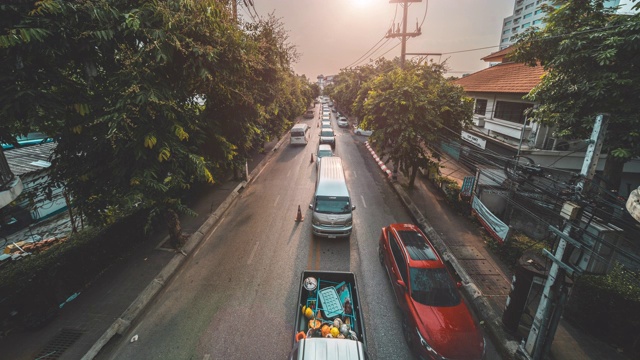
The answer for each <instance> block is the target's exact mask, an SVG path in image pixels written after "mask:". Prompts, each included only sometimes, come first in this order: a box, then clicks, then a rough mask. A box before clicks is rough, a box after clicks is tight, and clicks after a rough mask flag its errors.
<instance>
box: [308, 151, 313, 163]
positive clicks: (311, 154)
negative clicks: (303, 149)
mask: <svg viewBox="0 0 640 360" xmlns="http://www.w3.org/2000/svg"><path fill="white" fill-rule="evenodd" d="M309 162H313V153H311V161H309Z"/></svg>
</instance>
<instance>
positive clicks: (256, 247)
mask: <svg viewBox="0 0 640 360" xmlns="http://www.w3.org/2000/svg"><path fill="white" fill-rule="evenodd" d="M259 244H260V242H259V241H258V242H256V246H254V247H253V250H251V255H249V260H247V265H249V264H251V260H253V255H255V254H256V250H258V245H259Z"/></svg>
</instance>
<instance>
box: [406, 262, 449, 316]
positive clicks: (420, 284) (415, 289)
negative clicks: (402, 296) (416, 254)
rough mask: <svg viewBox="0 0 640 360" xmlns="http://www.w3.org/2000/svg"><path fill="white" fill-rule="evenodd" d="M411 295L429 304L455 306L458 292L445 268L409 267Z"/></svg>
mask: <svg viewBox="0 0 640 360" xmlns="http://www.w3.org/2000/svg"><path fill="white" fill-rule="evenodd" d="M410 270H411V271H410V279H411V297H412V298H413V299H414V300H415V301H417V302H419V303H420V304H424V305H429V306H441V307H444V306H456V305H458V304H459V303H460V293H459V292H458V289H457V287H456V284H455V283H454V282H453V279H451V276H450V275H449V273H448V272H447V269H445V268H439V269H422V268H410Z"/></svg>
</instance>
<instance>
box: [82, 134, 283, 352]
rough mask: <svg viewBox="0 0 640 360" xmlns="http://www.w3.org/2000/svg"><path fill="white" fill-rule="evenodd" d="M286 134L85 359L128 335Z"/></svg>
mask: <svg viewBox="0 0 640 360" xmlns="http://www.w3.org/2000/svg"><path fill="white" fill-rule="evenodd" d="M286 138H287V137H286V136H282V138H281V139H280V140H279V141H278V142H277V143H276V145H275V146H274V148H273V150H272V151H271V152H269V153H268V154H267V155H266V156H265V157H264V159H262V161H260V163H258V165H256V167H255V168H254V169H253V170H252V171H251V174H249V175H248V178H247V180H246V181H242V182H241V183H240V184H238V186H236V188H235V189H233V191H232V192H231V194H229V196H227V198H226V199H225V200H224V201H223V202H222V204H220V206H218V208H217V209H216V211H214V212H213V214H211V215H210V216H209V218H207V220H206V221H205V222H204V223H203V224H202V225H201V226H200V227H199V228H198V230H196V232H194V233H193V234H192V235H191V236H189V239H188V240H187V241H186V243H185V245H184V246H183V248H182V251H183V253H177V254H176V255H175V256H174V257H173V258H172V259H171V260H170V261H169V263H168V264H167V265H165V266H164V267H163V268H162V270H161V271H160V273H158V276H156V277H155V278H154V279H153V280H152V281H151V282H150V283H149V285H147V287H146V288H145V289H144V290H143V291H142V292H141V293H140V294H139V295H138V297H137V298H136V299H135V300H134V301H133V302H132V303H131V305H129V307H128V308H127V309H126V310H125V311H124V312H123V313H122V315H120V317H119V318H117V319H116V320H115V321H114V322H113V324H111V326H109V328H108V329H107V330H106V331H105V332H104V333H103V334H102V336H100V338H99V339H98V340H97V341H96V342H95V343H94V344H93V346H92V347H91V349H89V351H87V353H86V354H85V355H84V356H83V357H82V360H92V359H93V358H95V357H96V355H98V353H99V352H100V350H101V349H102V348H103V347H104V346H105V345H106V344H107V343H108V342H109V341H110V340H111V338H112V337H114V336H115V335H116V334H119V335H122V334H124V333H125V332H126V331H127V329H128V328H129V326H131V323H132V322H133V321H134V320H135V319H136V318H137V317H138V316H139V315H140V314H141V313H142V311H143V310H144V309H145V308H146V307H147V305H149V303H150V302H151V300H153V298H154V297H155V296H156V295H157V294H158V293H159V292H160V290H162V288H163V287H164V285H165V284H166V283H167V281H168V280H169V279H171V277H172V276H173V274H175V273H176V270H177V269H178V268H180V265H182V263H183V262H185V261H186V260H187V258H188V254H190V253H191V251H192V250H193V249H195V248H196V247H197V246H198V245H199V244H200V242H201V241H202V239H203V238H204V237H205V234H207V233H208V232H209V231H210V230H211V229H212V228H213V227H214V226H215V225H216V223H217V222H218V220H219V219H220V218H221V217H222V215H223V214H224V213H225V212H226V211H227V210H228V209H229V208H230V207H231V205H232V204H233V202H234V200H235V199H236V198H237V197H238V196H239V195H240V193H241V192H242V190H244V188H245V187H246V186H248V184H249V183H250V182H251V180H252V179H254V178H255V177H256V176H257V174H258V173H259V172H260V171H262V170H263V169H264V167H265V166H266V165H267V164H268V163H269V161H270V160H271V158H272V157H273V156H274V154H275V153H276V152H277V151H278V149H280V147H281V146H282V144H283V143H284V142H285V140H286Z"/></svg>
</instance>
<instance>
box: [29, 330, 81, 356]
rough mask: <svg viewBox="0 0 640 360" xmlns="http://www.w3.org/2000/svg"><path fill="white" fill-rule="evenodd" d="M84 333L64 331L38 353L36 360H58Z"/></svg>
mask: <svg viewBox="0 0 640 360" xmlns="http://www.w3.org/2000/svg"><path fill="white" fill-rule="evenodd" d="M82 334H83V332H82V331H80V330H74V329H62V330H60V333H58V335H56V336H55V337H54V338H53V339H52V340H51V341H49V343H48V344H47V346H45V347H44V349H42V351H40V353H38V356H36V357H35V360H56V359H58V358H60V356H62V354H63V353H64V352H65V351H67V349H69V348H70V347H71V345H73V343H75V342H76V341H77V340H78V339H79V338H80V336H82Z"/></svg>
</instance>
